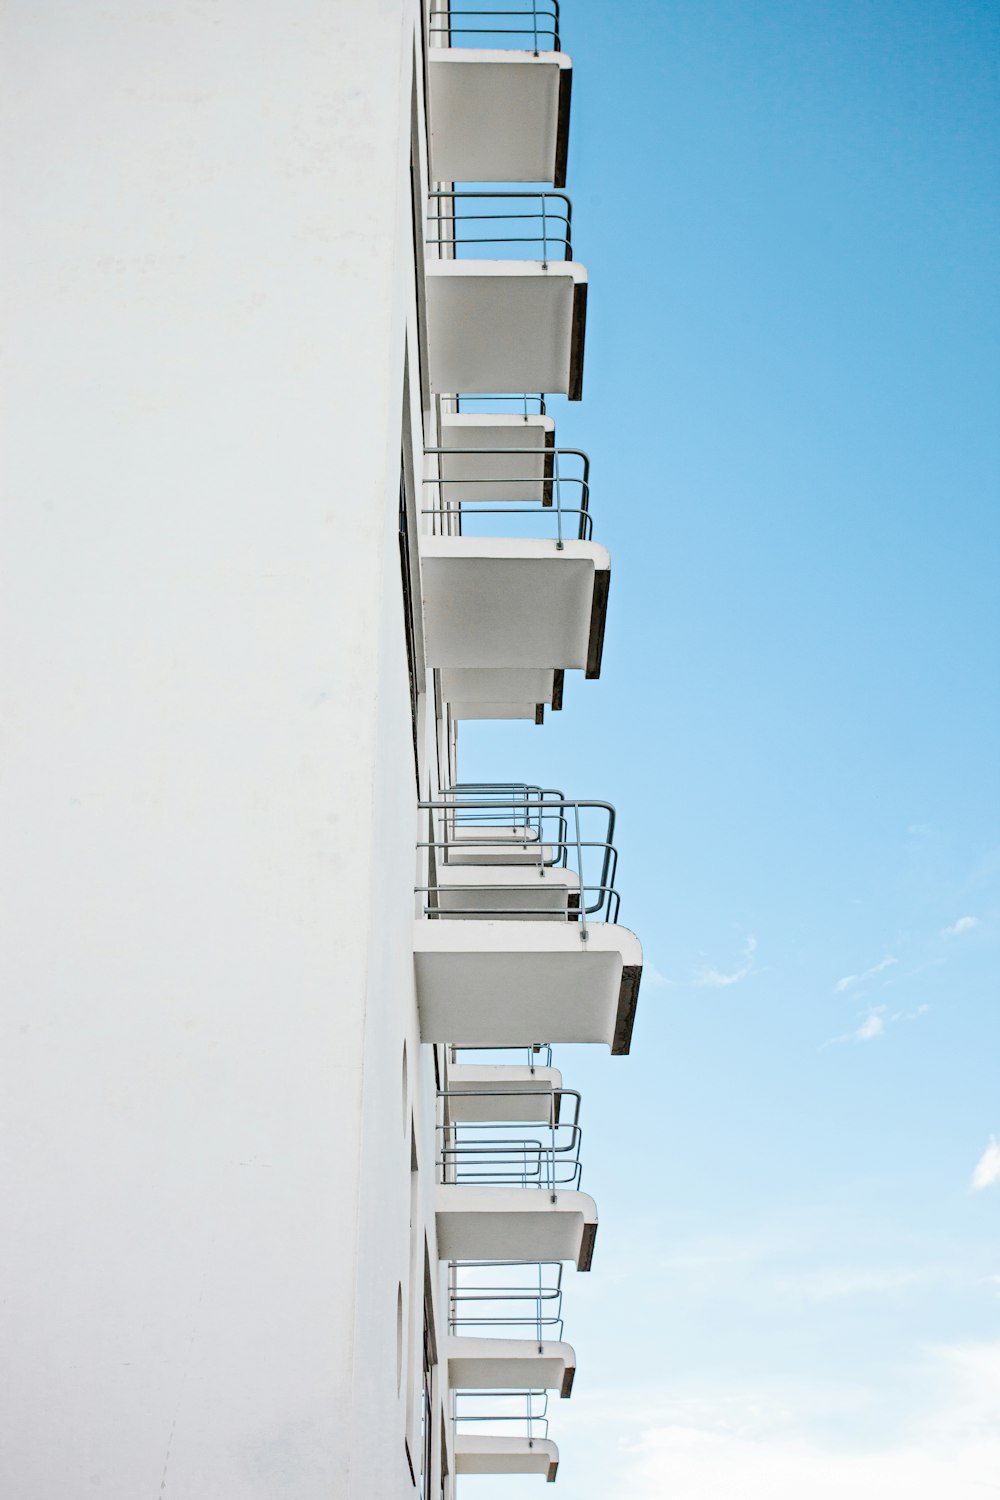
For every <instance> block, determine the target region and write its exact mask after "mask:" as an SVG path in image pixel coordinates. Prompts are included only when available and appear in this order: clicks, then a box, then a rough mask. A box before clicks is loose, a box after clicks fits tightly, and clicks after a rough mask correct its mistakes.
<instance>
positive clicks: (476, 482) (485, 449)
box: [438, 412, 555, 505]
mask: <svg viewBox="0 0 1000 1500" xmlns="http://www.w3.org/2000/svg"><path fill="white" fill-rule="evenodd" d="M554 444H555V423H554V422H553V420H552V418H551V417H539V416H521V417H518V416H506V415H503V416H502V415H500V414H494V413H492V412H491V413H489V414H488V415H474V414H471V413H465V412H459V413H456V414H455V415H453V416H446V417H444V418H442V421H441V447H442V448H448V449H462V450H467V449H470V448H471V449H473V450H474V451H473V452H471V453H469V452H466V451H463V452H456V453H450V452H449V453H443V454H439V455H438V462H439V464H440V472H441V476H442V478H443V479H444V480H445V481H446V483H445V485H444V486H443V488H442V494H443V497H444V498H445V499H446V500H448V501H450V502H451V503H452V504H461V505H465V504H467V503H469V502H471V501H477V502H479V503H480V504H483V503H487V504H496V503H498V502H502V503H503V504H508V503H513V502H516V503H517V504H518V505H523V504H535V505H544V504H551V502H552V449H553V446H554ZM504 449H507V450H510V451H508V452H504V451H498V450H504ZM525 450H529V451H527V452H526V451H525ZM480 455H481V456H480Z"/></svg>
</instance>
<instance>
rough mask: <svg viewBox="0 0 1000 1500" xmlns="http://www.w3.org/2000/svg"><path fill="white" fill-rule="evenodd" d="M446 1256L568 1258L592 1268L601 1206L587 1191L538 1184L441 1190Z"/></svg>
mask: <svg viewBox="0 0 1000 1500" xmlns="http://www.w3.org/2000/svg"><path fill="white" fill-rule="evenodd" d="M436 1193H437V1197H436V1211H437V1242H438V1255H439V1256H440V1258H441V1259H442V1260H569V1261H572V1262H573V1263H574V1265H575V1266H576V1268H577V1270H578V1271H589V1270H590V1263H591V1260H592V1258H593V1254H594V1240H595V1239H596V1237H597V1205H596V1203H595V1202H594V1200H593V1198H591V1197H589V1196H588V1194H586V1193H578V1192H573V1191H569V1190H567V1191H563V1190H562V1189H559V1190H558V1191H557V1192H556V1193H555V1202H554V1203H553V1201H552V1197H553V1195H552V1194H551V1193H550V1192H549V1191H548V1190H547V1189H545V1188H536V1187H495V1186H490V1187H464V1186H461V1187H460V1186H456V1185H454V1184H451V1183H445V1184H439V1185H438V1187H437V1189H436Z"/></svg>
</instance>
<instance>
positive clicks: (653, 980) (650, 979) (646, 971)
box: [642, 960, 674, 990]
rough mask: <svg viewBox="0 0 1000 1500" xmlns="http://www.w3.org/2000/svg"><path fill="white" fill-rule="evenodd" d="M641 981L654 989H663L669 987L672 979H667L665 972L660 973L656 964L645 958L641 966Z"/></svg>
mask: <svg viewBox="0 0 1000 1500" xmlns="http://www.w3.org/2000/svg"><path fill="white" fill-rule="evenodd" d="M642 982H643V984H645V985H652V987H653V989H654V990H665V989H670V988H671V986H672V985H673V982H674V981H673V980H672V979H668V978H667V976H666V974H661V973H660V971H659V969H658V968H657V967H656V965H655V964H651V963H650V962H649V961H648V960H647V961H646V962H645V963H644V964H643V966H642Z"/></svg>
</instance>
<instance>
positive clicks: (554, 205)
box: [425, 188, 573, 266]
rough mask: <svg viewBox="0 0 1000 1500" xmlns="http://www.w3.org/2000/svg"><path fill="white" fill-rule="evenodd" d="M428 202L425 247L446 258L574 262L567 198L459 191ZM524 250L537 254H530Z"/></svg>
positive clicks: (435, 196)
mask: <svg viewBox="0 0 1000 1500" xmlns="http://www.w3.org/2000/svg"><path fill="white" fill-rule="evenodd" d="M429 198H430V208H429V210H428V214H427V223H428V227H429V228H430V230H431V233H430V234H429V235H428V237H427V239H426V241H425V244H427V245H428V246H432V247H434V248H435V249H436V250H437V251H438V253H439V254H442V253H443V252H447V255H446V256H445V257H444V258H446V259H455V260H490V259H497V260H534V261H539V262H541V264H542V265H543V266H547V265H548V263H549V261H553V260H554V261H564V260H565V261H569V260H572V259H573V205H572V204H571V202H570V200H569V197H568V196H567V194H566V193H560V192H552V191H540V190H538V189H535V190H534V191H531V192H524V191H519V190H518V191H514V190H509V191H508V190H504V191H501V192H495V191H494V192H480V191H470V190H468V189H464V188H461V189H457V190H456V189H448V190H445V189H442V190H440V191H438V192H433V193H431V194H429ZM515 204H516V205H517V206H516V207H515ZM526 246H527V247H531V248H532V249H533V250H534V251H536V252H537V253H535V254H529V252H528V250H527V249H526V248H525V247H526ZM497 247H502V248H497Z"/></svg>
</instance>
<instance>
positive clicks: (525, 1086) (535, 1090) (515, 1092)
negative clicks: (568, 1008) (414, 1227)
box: [447, 1063, 562, 1383]
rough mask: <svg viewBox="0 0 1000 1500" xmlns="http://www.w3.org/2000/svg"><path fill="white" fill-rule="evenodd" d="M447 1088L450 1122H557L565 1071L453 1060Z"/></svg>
mask: <svg viewBox="0 0 1000 1500" xmlns="http://www.w3.org/2000/svg"><path fill="white" fill-rule="evenodd" d="M447 1088H448V1116H447V1118H448V1123H449V1124H454V1125H474V1124H480V1123H482V1122H483V1121H487V1120H489V1121H500V1120H516V1121H518V1122H523V1123H525V1124H536V1123H542V1124H545V1123H547V1122H548V1120H549V1117H550V1115H551V1114H552V1113H553V1112H554V1113H555V1123H556V1124H558V1123H559V1093H558V1090H559V1089H561V1088H562V1074H561V1073H560V1072H559V1069H558V1068H526V1067H516V1066H512V1065H511V1064H509V1063H502V1064H498V1065H497V1066H496V1067H483V1066H479V1065H474V1064H469V1063H452V1065H451V1067H450V1068H449V1069H448V1080H447ZM515 1383H516V1382H515Z"/></svg>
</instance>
